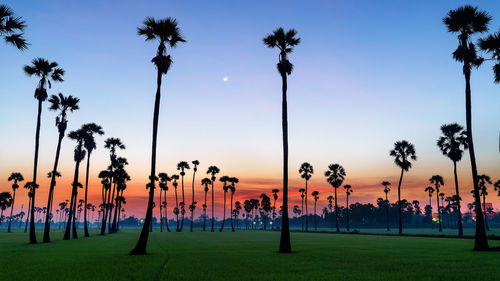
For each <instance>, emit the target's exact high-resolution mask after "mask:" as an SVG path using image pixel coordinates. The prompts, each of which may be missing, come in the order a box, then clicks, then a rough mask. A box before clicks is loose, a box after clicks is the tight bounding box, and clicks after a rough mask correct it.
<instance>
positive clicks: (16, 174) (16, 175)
mask: <svg viewBox="0 0 500 281" xmlns="http://www.w3.org/2000/svg"><path fill="white" fill-rule="evenodd" d="M7 180H8V181H14V183H13V184H12V189H17V188H19V185H18V184H17V183H18V182H21V181H24V177H23V175H22V174H21V173H19V172H13V173H11V174H10V176H9V178H8V179H7Z"/></svg>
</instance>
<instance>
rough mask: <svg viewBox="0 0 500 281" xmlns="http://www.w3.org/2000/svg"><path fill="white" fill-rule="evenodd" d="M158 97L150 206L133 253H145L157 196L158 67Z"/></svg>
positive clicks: (159, 81) (159, 75) (153, 142)
mask: <svg viewBox="0 0 500 281" xmlns="http://www.w3.org/2000/svg"><path fill="white" fill-rule="evenodd" d="M156 81H157V82H156V97H155V108H154V113H153V141H152V148H151V175H150V178H151V183H150V185H151V186H150V188H149V199H148V208H147V211H146V219H145V220H144V225H143V227H142V231H141V235H140V236H139V241H137V245H136V246H135V248H134V249H133V250H132V251H131V252H130V254H131V255H145V254H146V246H147V243H148V237H149V227H150V225H151V219H152V217H153V200H154V197H155V176H156V138H157V135H158V117H159V114H160V88H161V71H160V70H159V69H158V73H157V77H156Z"/></svg>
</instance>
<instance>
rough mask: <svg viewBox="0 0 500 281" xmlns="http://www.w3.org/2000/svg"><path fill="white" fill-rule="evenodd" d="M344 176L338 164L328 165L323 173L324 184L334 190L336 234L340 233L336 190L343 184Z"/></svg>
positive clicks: (343, 171) (342, 169) (342, 168)
mask: <svg viewBox="0 0 500 281" xmlns="http://www.w3.org/2000/svg"><path fill="white" fill-rule="evenodd" d="M345 175H346V173H345V170H344V167H342V166H340V165H339V164H330V165H328V170H327V171H326V172H325V177H326V182H328V183H329V184H330V185H331V186H332V187H333V188H334V190H335V225H336V227H337V232H340V228H339V208H338V204H337V188H339V187H340V186H341V185H342V183H343V182H344V178H345Z"/></svg>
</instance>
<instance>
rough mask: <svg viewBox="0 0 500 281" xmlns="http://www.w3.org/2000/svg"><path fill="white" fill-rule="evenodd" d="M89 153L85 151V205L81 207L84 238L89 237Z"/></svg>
mask: <svg viewBox="0 0 500 281" xmlns="http://www.w3.org/2000/svg"><path fill="white" fill-rule="evenodd" d="M91 153H92V152H91V151H87V168H86V171H85V199H84V201H85V203H84V206H83V229H84V232H85V237H90V235H89V227H88V225H87V193H88V190H89V169H90V154H91Z"/></svg>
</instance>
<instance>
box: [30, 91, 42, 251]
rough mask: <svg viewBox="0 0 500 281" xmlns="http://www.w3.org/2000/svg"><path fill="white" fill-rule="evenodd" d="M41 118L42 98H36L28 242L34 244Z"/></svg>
mask: <svg viewBox="0 0 500 281" xmlns="http://www.w3.org/2000/svg"><path fill="white" fill-rule="evenodd" d="M41 119H42V100H41V99H38V114H37V119H36V133H35V159H34V161H33V162H34V164H33V185H34V186H33V188H32V194H31V210H30V217H31V219H30V243H31V244H36V243H37V241H36V233H35V208H34V206H35V193H36V175H37V170H38V150H39V147H40V123H41Z"/></svg>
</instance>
